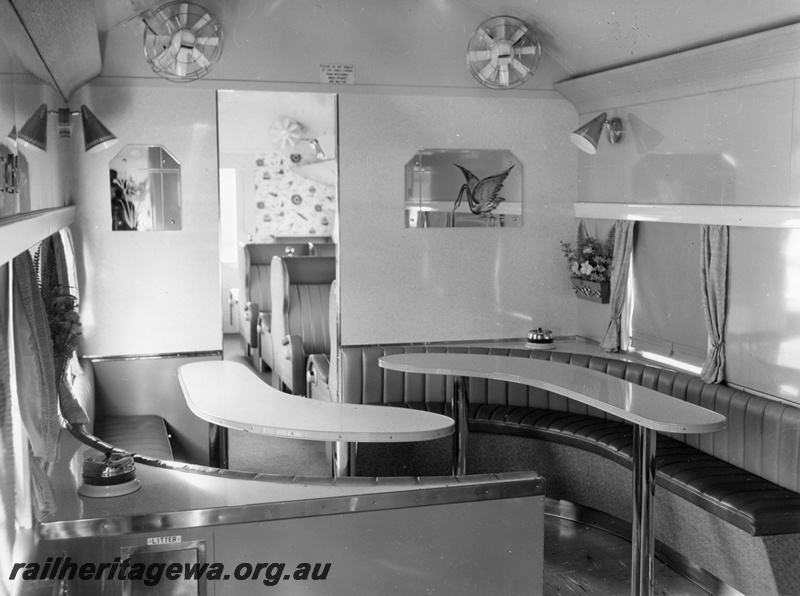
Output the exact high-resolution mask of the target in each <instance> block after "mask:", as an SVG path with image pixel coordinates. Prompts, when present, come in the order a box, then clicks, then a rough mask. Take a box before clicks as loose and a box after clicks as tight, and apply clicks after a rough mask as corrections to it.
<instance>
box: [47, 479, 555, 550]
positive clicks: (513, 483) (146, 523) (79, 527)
mask: <svg viewBox="0 0 800 596" xmlns="http://www.w3.org/2000/svg"><path fill="white" fill-rule="evenodd" d="M257 480H258V479H257ZM260 480H266V479H265V478H261V479H260ZM269 480H273V479H269ZM273 481H274V480H273ZM296 481H297V482H298V483H302V481H303V479H302V478H297V479H296ZM421 481H422V480H421V479H420V478H416V479H415V482H416V483H417V484H416V487H415V488H413V489H410V490H404V491H393V492H386V493H369V494H363V495H344V496H337V497H326V498H319V499H308V500H303V501H281V502H275V503H257V504H253V505H239V506H236V507H214V508H209V509H196V510H192V511H170V512H167V513H159V514H149V515H138V516H115V517H108V518H95V519H85V520H76V521H68V522H50V523H42V524H41V525H40V527H39V536H40V538H41V539H42V540H68V539H74V538H89V537H100V536H115V535H121V534H135V533H140V532H157V531H160V530H166V529H169V530H175V529H184V528H199V527H213V526H221V525H230V524H244V523H259V522H265V521H276V520H285V519H294V518H309V517H320V516H326V515H343V514H347V513H363V512H367V511H385V510H391V509H401V508H402V509H408V508H412V507H429V506H432V505H448V504H454V503H466V502H472V501H491V500H497V499H514V498H522V497H530V496H535V495H537V494H540V495H544V479H542V478H530V479H525V480H510V481H508V482H502V481H499V482H498V484H496V485H494V484H486V483H483V484H465V485H462V486H435V487H430V488H428V487H425V486H424V485H421V484H419V482H421ZM373 486H374V485H373ZM412 486H413V485H412Z"/></svg>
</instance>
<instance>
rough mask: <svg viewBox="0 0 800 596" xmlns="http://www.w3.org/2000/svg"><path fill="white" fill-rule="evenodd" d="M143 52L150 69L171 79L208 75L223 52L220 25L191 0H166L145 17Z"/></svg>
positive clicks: (190, 78) (180, 80)
mask: <svg viewBox="0 0 800 596" xmlns="http://www.w3.org/2000/svg"><path fill="white" fill-rule="evenodd" d="M144 55H145V58H146V59H147V62H148V63H149V64H150V66H151V67H152V69H153V71H154V72H155V73H156V74H158V75H159V76H161V77H163V78H165V79H167V80H170V81H174V82H187V81H195V80H197V79H200V78H202V77H204V76H205V75H207V74H208V73H209V72H210V71H211V69H212V67H213V66H214V65H215V64H216V63H217V61H218V60H219V58H220V56H221V55H222V26H221V25H220V22H219V21H218V20H217V19H216V17H215V16H214V15H213V14H211V13H210V12H208V11H207V10H206V9H205V8H203V7H202V6H199V5H197V4H194V3H192V2H181V1H177V2H168V3H167V4H164V5H163V6H161V7H159V8H158V9H156V11H155V12H154V13H153V14H152V16H150V17H149V18H148V19H146V21H145V30H144Z"/></svg>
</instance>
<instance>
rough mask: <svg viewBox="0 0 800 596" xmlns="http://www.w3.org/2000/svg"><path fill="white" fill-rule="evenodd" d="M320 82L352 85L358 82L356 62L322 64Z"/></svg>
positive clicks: (320, 66)
mask: <svg viewBox="0 0 800 596" xmlns="http://www.w3.org/2000/svg"><path fill="white" fill-rule="evenodd" d="M319 82H320V83H330V84H332V85H352V84H354V83H355V82H356V66H355V64H320V65H319Z"/></svg>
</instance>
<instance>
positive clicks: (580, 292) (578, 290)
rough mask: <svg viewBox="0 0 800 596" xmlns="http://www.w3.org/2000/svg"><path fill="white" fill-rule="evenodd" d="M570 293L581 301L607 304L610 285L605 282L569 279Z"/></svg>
mask: <svg viewBox="0 0 800 596" xmlns="http://www.w3.org/2000/svg"><path fill="white" fill-rule="evenodd" d="M570 281H571V282H572V293H573V294H575V296H576V297H577V298H580V299H581V300H588V301H590V302H598V303H600V304H608V298H609V296H610V295H611V283H610V282H607V281H586V280H583V279H575V278H574V277H573V278H572V279H570Z"/></svg>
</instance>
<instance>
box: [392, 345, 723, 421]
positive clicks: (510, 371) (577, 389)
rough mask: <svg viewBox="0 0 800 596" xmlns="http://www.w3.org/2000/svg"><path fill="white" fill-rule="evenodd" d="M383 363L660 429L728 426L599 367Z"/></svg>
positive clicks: (408, 359) (436, 357)
mask: <svg viewBox="0 0 800 596" xmlns="http://www.w3.org/2000/svg"><path fill="white" fill-rule="evenodd" d="M378 362H379V364H380V366H381V367H383V368H386V369H390V370H397V371H403V372H410V373H425V374H442V375H456V376H467V377H481V378H487V379H496V380H498V381H509V382H512V383H521V384H524V385H529V386H531V387H540V388H542V389H546V390H548V391H552V392H553V393H558V394H559V395H563V396H565V397H568V398H570V399H573V400H575V401H579V402H581V403H584V404H587V405H590V406H592V407H595V408H597V409H599V410H602V411H604V412H608V413H609V414H613V415H615V416H618V417H619V418H622V419H623V420H627V421H629V422H633V423H634V424H638V425H640V426H644V427H645V428H650V429H653V430H657V431H661V432H673V433H689V434H694V433H706V432H714V431H717V430H721V429H723V428H725V423H726V420H725V416H723V415H722V414H718V413H717V412H714V411H712V410H708V409H706V408H703V407H700V406H697V405H695V404H692V403H689V402H686V401H683V400H681V399H677V398H674V397H671V396H669V395H666V394H664V393H660V392H658V391H654V390H652V389H648V388H646V387H642V386H640V385H636V384H635V383H630V382H628V381H625V380H623V379H618V378H617V377H613V376H611V375H608V374H605V373H602V372H600V371H596V370H591V369H588V368H583V367H580V366H573V365H571V364H562V363H556V362H549V361H545V360H532V359H529V358H517V357H510V356H486V355H480V354H433V353H427V354H393V355H391V356H383V357H381V358H380V359H379V361H378Z"/></svg>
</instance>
